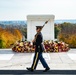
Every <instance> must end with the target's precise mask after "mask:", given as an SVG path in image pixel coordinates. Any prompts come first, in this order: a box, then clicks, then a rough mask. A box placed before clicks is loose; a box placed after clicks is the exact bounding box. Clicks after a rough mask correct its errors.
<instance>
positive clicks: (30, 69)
mask: <svg viewBox="0 0 76 75" xmlns="http://www.w3.org/2000/svg"><path fill="white" fill-rule="evenodd" d="M26 69H27V70H28V71H31V72H33V71H34V70H33V69H32V68H28V67H27V68H26Z"/></svg>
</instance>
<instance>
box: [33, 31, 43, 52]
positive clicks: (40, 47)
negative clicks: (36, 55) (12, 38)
mask: <svg viewBox="0 0 76 75" xmlns="http://www.w3.org/2000/svg"><path fill="white" fill-rule="evenodd" d="M35 36H36V35H35ZM42 42H43V36H42V33H41V32H40V33H39V34H38V36H37V38H36V42H34V45H35V46H36V49H35V52H43V51H44V46H43V44H42Z"/></svg>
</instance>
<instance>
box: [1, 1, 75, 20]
mask: <svg viewBox="0 0 76 75" xmlns="http://www.w3.org/2000/svg"><path fill="white" fill-rule="evenodd" d="M31 14H33V15H34V14H35V15H37V14H38V15H40V14H41V15H44V14H47V15H51V14H53V15H55V19H56V20H57V19H76V0H0V20H26V19H27V15H31Z"/></svg>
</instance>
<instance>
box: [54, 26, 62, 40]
mask: <svg viewBox="0 0 76 75" xmlns="http://www.w3.org/2000/svg"><path fill="white" fill-rule="evenodd" d="M60 31H61V28H60V27H58V26H56V25H55V27H54V33H55V39H57V36H58V34H59V32H60Z"/></svg>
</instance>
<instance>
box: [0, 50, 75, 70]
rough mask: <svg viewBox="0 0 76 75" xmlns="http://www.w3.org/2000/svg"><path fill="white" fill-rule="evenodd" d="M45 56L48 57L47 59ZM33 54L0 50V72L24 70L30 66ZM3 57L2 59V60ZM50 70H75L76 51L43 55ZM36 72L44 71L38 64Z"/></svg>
mask: <svg viewBox="0 0 76 75" xmlns="http://www.w3.org/2000/svg"><path fill="white" fill-rule="evenodd" d="M45 55H48V56H47V58H46V56H45ZM32 56H33V53H15V52H13V51H12V50H11V49H10V50H0V70H13V69H14V70H26V67H30V66H31V64H32ZM2 57H3V58H2ZM44 57H45V59H46V61H47V63H48V65H49V66H50V69H51V70H76V49H70V50H69V51H68V52H59V53H46V54H45V53H44ZM37 70H44V68H43V66H42V64H41V63H40V62H39V64H38V66H37Z"/></svg>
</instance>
